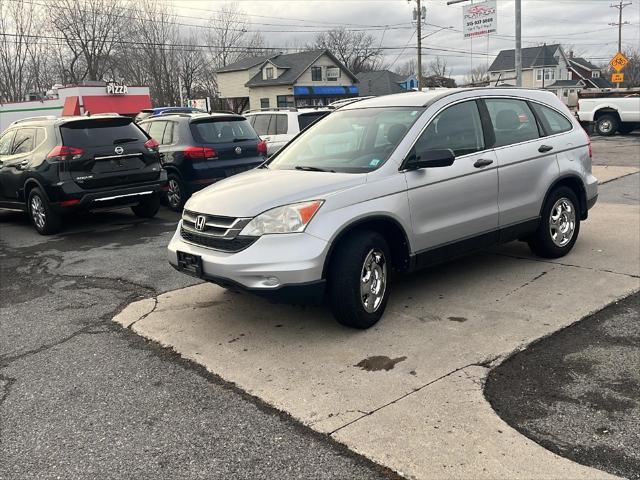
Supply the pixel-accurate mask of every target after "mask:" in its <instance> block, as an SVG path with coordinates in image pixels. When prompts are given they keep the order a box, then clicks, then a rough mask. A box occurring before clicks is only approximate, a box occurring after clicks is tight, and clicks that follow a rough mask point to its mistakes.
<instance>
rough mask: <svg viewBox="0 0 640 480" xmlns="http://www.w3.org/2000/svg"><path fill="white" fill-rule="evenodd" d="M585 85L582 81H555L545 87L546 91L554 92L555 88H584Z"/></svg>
mask: <svg viewBox="0 0 640 480" xmlns="http://www.w3.org/2000/svg"><path fill="white" fill-rule="evenodd" d="M584 86H585V83H584V81H583V80H556V81H555V82H553V83H552V84H551V85H549V86H548V87H545V88H546V89H548V90H554V89H556V88H566V87H584Z"/></svg>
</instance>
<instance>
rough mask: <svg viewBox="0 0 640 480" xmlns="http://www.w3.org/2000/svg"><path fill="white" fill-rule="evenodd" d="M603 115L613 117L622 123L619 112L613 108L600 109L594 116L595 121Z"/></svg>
mask: <svg viewBox="0 0 640 480" xmlns="http://www.w3.org/2000/svg"><path fill="white" fill-rule="evenodd" d="M603 115H613V116H614V117H616V118H617V119H618V122H621V121H622V120H621V119H620V113H619V112H618V110H616V109H615V108H612V107H599V108H598V109H597V110H596V111H595V112H594V114H593V120H594V121H597V120H598V119H599V118H600V117H602V116H603Z"/></svg>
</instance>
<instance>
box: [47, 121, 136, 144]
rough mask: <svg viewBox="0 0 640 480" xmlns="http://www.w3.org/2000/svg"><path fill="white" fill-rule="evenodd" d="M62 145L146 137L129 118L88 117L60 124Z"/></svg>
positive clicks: (125, 140) (130, 141)
mask: <svg viewBox="0 0 640 480" xmlns="http://www.w3.org/2000/svg"><path fill="white" fill-rule="evenodd" d="M60 133H61V135H62V141H63V143H64V145H68V146H72V147H81V148H92V147H103V146H107V145H116V144H119V143H134V142H146V141H147V137H146V135H145V134H144V132H143V131H142V129H140V128H139V127H138V126H136V124H135V123H133V121H132V120H131V119H130V118H127V117H122V118H88V119H86V120H76V121H72V122H68V123H65V124H63V125H61V126H60Z"/></svg>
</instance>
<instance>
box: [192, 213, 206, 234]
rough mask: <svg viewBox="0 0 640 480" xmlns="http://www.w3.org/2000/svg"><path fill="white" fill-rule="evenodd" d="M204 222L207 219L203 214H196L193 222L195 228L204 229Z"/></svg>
mask: <svg viewBox="0 0 640 480" xmlns="http://www.w3.org/2000/svg"><path fill="white" fill-rule="evenodd" d="M206 222H207V219H206V217H205V216H204V215H198V216H197V217H196V224H195V227H196V230H198V231H200V232H201V231H202V230H204V225H205V223H206Z"/></svg>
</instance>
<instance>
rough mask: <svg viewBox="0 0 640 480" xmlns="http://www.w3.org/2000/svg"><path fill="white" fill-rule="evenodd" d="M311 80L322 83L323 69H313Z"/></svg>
mask: <svg viewBox="0 0 640 480" xmlns="http://www.w3.org/2000/svg"><path fill="white" fill-rule="evenodd" d="M311 80H312V81H314V82H321V81H322V67H311Z"/></svg>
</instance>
